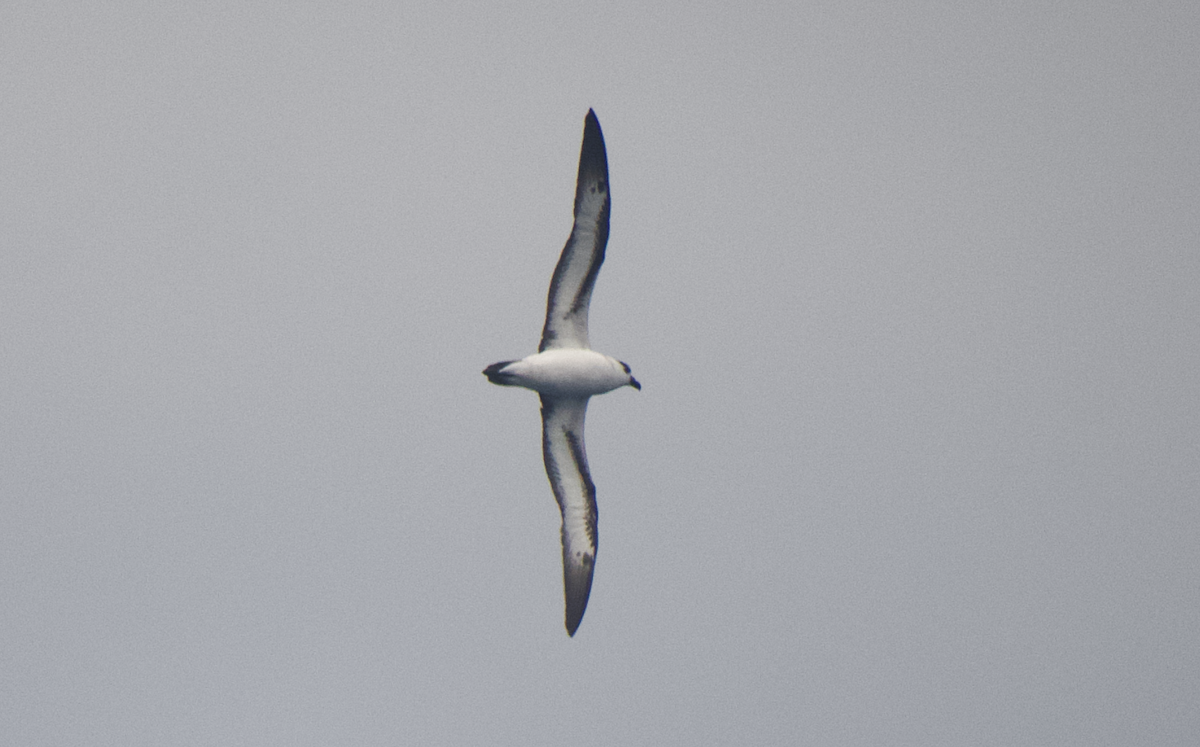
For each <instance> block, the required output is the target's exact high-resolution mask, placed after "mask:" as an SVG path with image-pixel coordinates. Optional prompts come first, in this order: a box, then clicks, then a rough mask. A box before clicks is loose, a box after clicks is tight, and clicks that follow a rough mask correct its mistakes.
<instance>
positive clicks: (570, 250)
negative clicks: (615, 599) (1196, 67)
mask: <svg viewBox="0 0 1200 747" xmlns="http://www.w3.org/2000/svg"><path fill="white" fill-rule="evenodd" d="M610 207H611V199H610V195H609V187H608V153H607V151H606V150H605V147H604V133H603V132H602V131H601V130H600V121H599V120H598V119H597V118H596V112H595V111H594V110H592V109H588V113H587V117H586V118H585V119H584V123H583V144H582V145H581V146H580V149H579V176H578V179H577V181H576V184H575V222H574V225H573V226H572V227H571V235H570V237H569V238H568V239H567V243H566V246H564V247H563V250H562V254H561V255H560V256H559V258H558V264H557V265H556V266H555V267H554V275H553V276H552V277H551V280H550V291H549V293H548V294H547V299H546V323H545V325H544V326H543V328H542V339H541V343H540V344H539V345H538V351H537V353H535V354H533V355H530V356H527V357H525V358H522V359H520V360H509V361H500V362H499V363H493V364H492V365H490V366H488V367H487V368H485V369H484V370H483V375H484V376H486V377H487V378H488V381H490V382H491V383H493V384H498V385H500V386H517V387H524V388H526V389H532V390H533V391H535V392H537V393H538V395H539V396H540V397H541V404H542V458H543V460H544V461H545V463H546V477H547V478H549V480H550V488H551V490H552V491H553V492H554V498H555V499H556V500H557V501H558V507H559V510H560V511H561V512H562V555H563V595H564V598H565V602H566V615H565V622H566V627H567V634H568V635H569V636H571V637H574V636H575V631H576V630H578V629H579V623H580V622H582V620H583V613H584V611H585V610H586V609H587V603H588V597H589V596H590V595H591V591H592V574H593V572H594V571H595V568H596V547H597V534H596V524H597V517H598V512H597V509H596V485H595V483H593V482H592V474H591V471H590V470H589V469H588V460H587V451H586V450H585V449H584V441H583V422H584V417H585V416H586V414H587V406H588V400H589V399H590V398H591V397H593V396H594V395H597V394H604V393H605V392H611V391H613V390H614V389H619V388H621V387H624V386H631V387H633V388H634V389H637V390H639V391H641V388H642V385H641V384H640V383H639V382H638V380H637V379H635V378H634V377H633V372H632V371H631V370H630V368H629V366H628V364H626V363H624V362H623V361H619V360H617V359H616V358H613V357H611V356H608V355H604V354H602V353H598V352H596V351H594V350H592V349H591V347H590V346H589V345H588V306H589V305H590V304H591V300H592V289H593V288H594V287H595V285H596V276H597V275H598V274H599V272H600V265H601V264H602V263H603V262H604V250H605V247H606V246H607V244H608V222H609V212H610Z"/></svg>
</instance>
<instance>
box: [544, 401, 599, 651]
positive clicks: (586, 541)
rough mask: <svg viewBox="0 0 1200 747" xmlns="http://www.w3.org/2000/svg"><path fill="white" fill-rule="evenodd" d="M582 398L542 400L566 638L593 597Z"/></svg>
mask: <svg viewBox="0 0 1200 747" xmlns="http://www.w3.org/2000/svg"><path fill="white" fill-rule="evenodd" d="M587 403H588V401H587V398H586V397H584V398H583V399H566V398H552V397H547V396H546V395H544V394H543V395H542V456H543V457H544V458H545V460H546V476H547V477H549V478H550V487H551V488H552V489H553V490H554V497H555V498H557V499H558V507H559V509H561V510H562V548H563V587H564V592H565V595H566V602H567V616H566V622H567V633H568V634H569V635H572V636H573V635H575V631H576V629H578V628H579V623H580V621H581V620H583V612H584V610H586V609H587V603H588V595H589V594H591V591H592V571H593V570H594V569H595V567H596V518H597V512H596V486H595V484H593V483H592V475H591V473H590V472H589V471H588V463H587V452H586V451H585V450H584V447H583V420H584V416H585V415H586V414H587Z"/></svg>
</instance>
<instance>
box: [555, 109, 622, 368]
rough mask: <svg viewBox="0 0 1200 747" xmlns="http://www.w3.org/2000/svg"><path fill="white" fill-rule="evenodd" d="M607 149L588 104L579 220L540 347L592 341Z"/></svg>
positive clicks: (604, 239)
mask: <svg viewBox="0 0 1200 747" xmlns="http://www.w3.org/2000/svg"><path fill="white" fill-rule="evenodd" d="M608 212H609V196H608V155H607V154H606V152H605V150H604V133H602V132H601V131H600V121H599V120H597V119H596V113H595V112H594V111H592V110H591V109H588V113H587V119H585V120H584V123H583V146H582V147H581V148H580V150H579V179H578V181H577V182H576V184H575V225H574V226H573V227H572V228H571V238H569V239H567V245H566V246H564V247H563V250H562V255H561V256H559V258H558V265H557V266H556V267H555V268H554V277H553V278H551V280H550V293H549V298H548V299H547V301H546V325H545V326H544V327H543V328H542V342H541V344H540V345H539V346H538V352H539V353H540V352H542V351H543V350H548V349H550V348H587V347H588V305H589V304H590V303H591V301H592V288H593V287H595V285H596V276H597V275H598V274H600V265H601V264H603V262H604V247H605V245H607V244H608Z"/></svg>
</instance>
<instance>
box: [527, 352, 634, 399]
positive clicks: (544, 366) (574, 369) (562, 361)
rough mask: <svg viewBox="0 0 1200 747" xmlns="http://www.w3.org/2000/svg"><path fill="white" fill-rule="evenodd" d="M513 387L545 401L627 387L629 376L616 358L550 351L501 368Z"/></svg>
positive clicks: (602, 392) (579, 396)
mask: <svg viewBox="0 0 1200 747" xmlns="http://www.w3.org/2000/svg"><path fill="white" fill-rule="evenodd" d="M504 373H505V374H506V375H512V376H513V377H514V378H515V379H516V380H515V381H514V382H513V383H514V384H515V385H516V386H523V387H525V388H526V389H532V390H534V391H536V392H540V393H541V394H545V395H547V396H549V397H570V398H582V397H590V396H592V395H593V394H604V393H605V392H611V391H612V390H614V389H616V388H618V387H622V386H625V385H626V384H628V383H629V374H628V373H627V372H626V371H625V367H624V366H623V365H621V362H620V361H618V360H617V359H616V358H612V357H610V356H607V355H604V354H603V353H597V352H596V351H595V350H586V349H583V348H553V349H550V350H546V351H544V352H541V353H537V354H536V355H531V356H529V357H527V358H522V359H521V360H519V361H513V362H512V363H510V364H509V365H507V366H505V367H504Z"/></svg>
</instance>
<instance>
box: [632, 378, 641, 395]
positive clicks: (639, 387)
mask: <svg viewBox="0 0 1200 747" xmlns="http://www.w3.org/2000/svg"><path fill="white" fill-rule="evenodd" d="M629 386H631V387H633V388H634V389H636V390H638V391H639V392H640V391H642V385H641V384H640V383H639V382H638V380H637V379H635V378H633V377H632V376H630V377H629Z"/></svg>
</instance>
